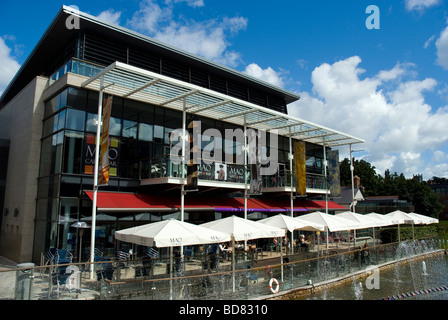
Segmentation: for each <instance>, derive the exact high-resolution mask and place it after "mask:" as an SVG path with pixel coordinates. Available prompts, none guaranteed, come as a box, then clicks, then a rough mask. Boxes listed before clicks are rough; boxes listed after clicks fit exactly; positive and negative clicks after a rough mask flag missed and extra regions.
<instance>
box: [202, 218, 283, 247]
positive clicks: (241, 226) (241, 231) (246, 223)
mask: <svg viewBox="0 0 448 320" xmlns="http://www.w3.org/2000/svg"><path fill="white" fill-rule="evenodd" d="M201 226H202V227H206V228H210V229H212V230H217V231H221V232H226V233H230V234H231V235H232V236H233V237H234V239H235V241H243V240H251V239H260V238H276V237H284V236H285V230H282V229H280V228H276V227H271V226H269V225H265V224H262V223H259V222H255V221H251V220H247V219H243V218H240V217H237V216H231V217H228V218H223V219H219V220H215V221H211V222H206V223H203V224H201Z"/></svg>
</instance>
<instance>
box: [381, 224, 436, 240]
mask: <svg viewBox="0 0 448 320" xmlns="http://www.w3.org/2000/svg"><path fill="white" fill-rule="evenodd" d="M437 235H438V236H439V237H441V234H440V232H439V227H438V225H428V226H414V236H413V235H412V226H410V225H406V226H404V225H401V226H400V241H405V240H412V239H424V238H427V237H431V236H437ZM380 239H381V242H382V243H391V242H398V226H393V227H386V228H382V229H381V230H380Z"/></svg>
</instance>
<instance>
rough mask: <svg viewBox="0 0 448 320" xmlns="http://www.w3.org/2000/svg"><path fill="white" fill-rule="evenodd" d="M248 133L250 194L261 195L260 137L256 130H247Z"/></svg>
mask: <svg viewBox="0 0 448 320" xmlns="http://www.w3.org/2000/svg"><path fill="white" fill-rule="evenodd" d="M246 132H247V140H248V144H247V145H248V158H249V168H250V171H249V173H250V185H249V192H248V194H249V195H260V194H261V193H262V180H261V145H260V140H259V139H260V137H259V136H258V134H257V133H256V132H255V131H254V130H247V131H246Z"/></svg>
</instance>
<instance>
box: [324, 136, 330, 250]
mask: <svg viewBox="0 0 448 320" xmlns="http://www.w3.org/2000/svg"><path fill="white" fill-rule="evenodd" d="M323 148H324V161H323V165H324V175H325V213H326V214H328V180H327V150H326V147H325V136H324V137H323ZM328 233H329V230H328V228H327V246H326V247H327V250H328Z"/></svg>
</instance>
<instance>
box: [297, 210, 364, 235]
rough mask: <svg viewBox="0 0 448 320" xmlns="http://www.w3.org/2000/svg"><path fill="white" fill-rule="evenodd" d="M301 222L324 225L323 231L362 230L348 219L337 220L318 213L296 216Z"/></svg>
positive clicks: (335, 217)
mask: <svg viewBox="0 0 448 320" xmlns="http://www.w3.org/2000/svg"><path fill="white" fill-rule="evenodd" d="M297 218H299V219H302V220H307V221H311V222H314V223H317V224H321V225H324V227H325V231H331V232H334V231H346V230H351V229H362V225H361V224H360V223H358V222H354V221H351V220H348V219H344V218H339V217H337V216H334V215H330V214H327V213H323V212H320V211H316V212H312V213H308V214H305V215H303V216H298V217H297Z"/></svg>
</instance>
